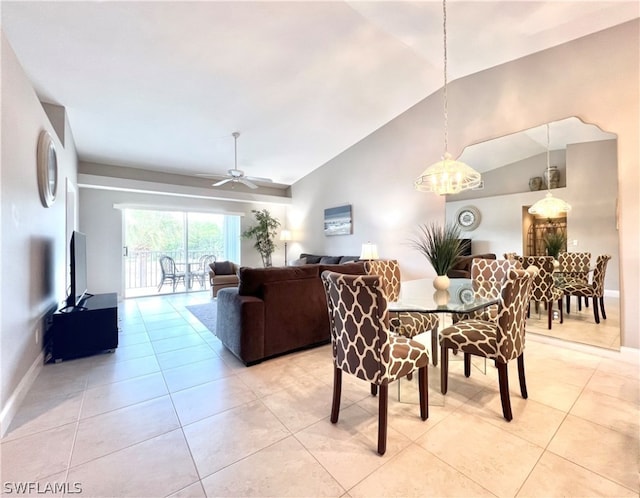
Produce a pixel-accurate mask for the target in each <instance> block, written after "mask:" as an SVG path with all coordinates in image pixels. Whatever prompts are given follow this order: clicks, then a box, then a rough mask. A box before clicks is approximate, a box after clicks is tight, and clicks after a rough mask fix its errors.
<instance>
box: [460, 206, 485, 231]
mask: <svg viewBox="0 0 640 498" xmlns="http://www.w3.org/2000/svg"><path fill="white" fill-rule="evenodd" d="M455 221H456V223H457V224H458V226H459V227H460V229H461V230H464V231H467V232H470V231H471V230H475V229H476V228H478V225H480V211H478V208H476V207H474V206H464V207H462V208H460V209H459V210H458V212H457V213H456V219H455Z"/></svg>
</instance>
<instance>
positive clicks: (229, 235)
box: [123, 209, 240, 297]
mask: <svg viewBox="0 0 640 498" xmlns="http://www.w3.org/2000/svg"><path fill="white" fill-rule="evenodd" d="M124 241H125V242H124V243H125V247H124V252H123V254H124V265H123V268H124V284H125V285H124V296H125V297H134V296H144V295H153V294H166V293H174V292H190V291H203V290H206V289H208V288H209V275H208V274H209V267H208V264H209V263H210V262H212V261H216V260H217V261H222V260H230V261H234V262H236V263H239V262H240V261H239V256H240V217H239V216H234V215H222V214H211V213H199V212H182V211H158V210H146V209H125V210H124Z"/></svg>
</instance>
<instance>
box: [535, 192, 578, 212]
mask: <svg viewBox="0 0 640 498" xmlns="http://www.w3.org/2000/svg"><path fill="white" fill-rule="evenodd" d="M569 211H571V205H570V204H569V203H567V202H565V201H563V200H562V199H558V198H557V197H554V196H553V195H552V194H551V192H547V195H545V196H544V198H543V199H540V200H539V201H537V202H536V203H535V204H534V205H533V206H531V207H530V208H529V214H534V215H536V216H540V217H542V218H557V217H558V216H560V215H561V214H565V213H568V212H569Z"/></svg>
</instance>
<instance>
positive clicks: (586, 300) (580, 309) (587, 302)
mask: <svg viewBox="0 0 640 498" xmlns="http://www.w3.org/2000/svg"><path fill="white" fill-rule="evenodd" d="M584 302H585V304H587V305H588V304H589V300H588V299H587V298H585V300H584ZM578 311H582V298H581V297H580V296H578Z"/></svg>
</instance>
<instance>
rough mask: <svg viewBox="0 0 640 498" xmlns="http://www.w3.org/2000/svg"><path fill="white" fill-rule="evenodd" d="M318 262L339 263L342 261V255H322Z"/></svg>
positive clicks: (325, 263)
mask: <svg viewBox="0 0 640 498" xmlns="http://www.w3.org/2000/svg"><path fill="white" fill-rule="evenodd" d="M318 263H320V264H321V265H337V264H338V263H340V256H322V257H321V258H320V261H318Z"/></svg>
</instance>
